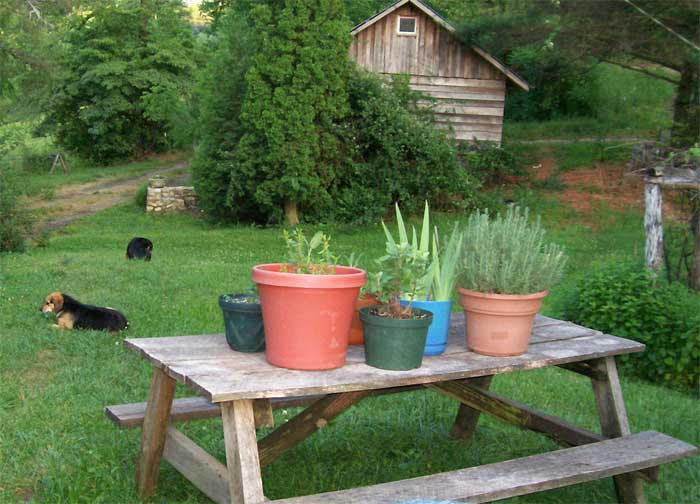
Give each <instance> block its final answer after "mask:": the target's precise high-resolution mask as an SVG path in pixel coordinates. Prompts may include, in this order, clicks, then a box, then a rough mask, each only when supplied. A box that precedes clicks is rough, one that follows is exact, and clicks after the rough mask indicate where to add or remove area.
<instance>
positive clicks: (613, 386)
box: [590, 357, 646, 504]
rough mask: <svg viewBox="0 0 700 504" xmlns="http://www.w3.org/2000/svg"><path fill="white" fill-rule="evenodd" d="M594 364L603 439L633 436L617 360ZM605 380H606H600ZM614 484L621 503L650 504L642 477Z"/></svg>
mask: <svg viewBox="0 0 700 504" xmlns="http://www.w3.org/2000/svg"><path fill="white" fill-rule="evenodd" d="M590 363H591V365H592V367H593V369H595V370H596V371H597V372H598V373H599V378H591V385H592V386H593V394H594V395H595V399H596V403H597V405H598V416H599V417H600V428H601V431H602V434H603V436H605V437H608V438H614V437H621V436H628V435H630V425H629V420H628V419H627V411H626V409H625V402H624V400H623V398H622V388H621V387H620V379H619V377H618V375H617V366H616V365H615V357H603V358H601V359H596V360H594V361H590ZM603 376H605V378H603V379H600V378H602V377H603ZM614 481H615V490H616V492H617V500H618V502H621V503H624V504H644V503H646V498H645V497H644V487H643V485H642V480H641V479H640V478H639V477H638V476H634V475H632V474H621V475H619V476H615V477H614Z"/></svg>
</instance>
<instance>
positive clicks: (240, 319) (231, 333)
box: [219, 294, 265, 352]
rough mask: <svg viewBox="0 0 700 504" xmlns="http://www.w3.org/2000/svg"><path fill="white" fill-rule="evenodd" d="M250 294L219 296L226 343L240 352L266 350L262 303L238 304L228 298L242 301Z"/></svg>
mask: <svg viewBox="0 0 700 504" xmlns="http://www.w3.org/2000/svg"><path fill="white" fill-rule="evenodd" d="M248 296H249V294H226V295H222V296H219V306H220V307H221V311H222V312H223V314H224V327H225V328H226V343H228V346H230V347H231V348H232V349H233V350H236V351H238V352H261V351H263V350H265V328H264V326H263V319H262V309H261V308H260V303H240V302H239V303H237V302H235V301H230V300H227V298H234V299H242V298H245V297H248Z"/></svg>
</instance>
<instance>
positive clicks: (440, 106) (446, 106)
mask: <svg viewBox="0 0 700 504" xmlns="http://www.w3.org/2000/svg"><path fill="white" fill-rule="evenodd" d="M419 105H426V106H429V105H430V104H429V103H420V102H419ZM431 109H432V111H433V112H437V113H442V114H459V115H483V116H496V117H503V107H483V106H478V107H477V106H471V105H459V104H456V103H445V102H438V103H436V104H435V105H433V106H432V107H431Z"/></svg>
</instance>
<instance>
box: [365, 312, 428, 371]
mask: <svg viewBox="0 0 700 504" xmlns="http://www.w3.org/2000/svg"><path fill="white" fill-rule="evenodd" d="M376 308H377V307H376V306H368V307H366V308H361V309H360V320H362V324H363V328H364V339H365V362H367V364H369V365H370V366H374V367H376V368H380V369H392V370H407V369H415V368H419V367H420V366H421V363H422V362H423V350H424V349H425V340H426V337H427V335H428V327H430V323H431V322H432V321H433V314H432V313H431V312H429V311H427V310H421V309H417V308H416V309H414V310H413V311H414V312H415V313H418V314H428V315H429V316H428V317H424V318H420V319H394V318H388V317H379V316H377V315H372V314H371V313H370V312H371V311H372V310H375V309H376Z"/></svg>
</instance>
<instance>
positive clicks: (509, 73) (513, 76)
mask: <svg viewBox="0 0 700 504" xmlns="http://www.w3.org/2000/svg"><path fill="white" fill-rule="evenodd" d="M407 3H410V4H412V5H414V6H415V7H416V8H417V9H419V10H420V11H422V12H423V13H424V14H425V15H427V16H428V17H429V18H431V19H432V20H433V21H435V22H436V23H437V24H439V25H440V26H442V27H443V28H444V29H446V30H447V31H448V32H450V33H452V34H454V33H455V31H456V30H455V27H454V26H452V25H451V24H450V23H449V22H448V21H447V20H446V19H445V18H444V17H442V16H441V15H440V14H438V13H437V12H435V11H434V10H433V9H431V8H430V7H428V6H427V5H425V4H424V3H423V2H421V1H420V0H397V1H396V2H394V3H393V4H391V5H390V6H389V7H387V8H386V9H384V10H383V11H380V12H377V13H376V14H375V15H374V16H372V17H370V18H367V19H365V20H364V21H363V22H361V23H360V24H358V25H357V26H355V27H354V28H353V29H352V30H351V32H350V33H351V34H352V35H353V36H354V35H357V34H358V33H360V32H361V31H362V30H364V29H365V28H368V27H370V26H372V25H373V24H374V23H376V22H377V21H379V20H380V19H382V18H383V17H385V16H387V15H388V14H391V13H392V12H393V11H395V10H396V9H398V8H400V7H402V6H404V5H406V4H407ZM471 48H472V49H473V50H474V52H475V53H477V54H478V55H479V56H481V57H482V58H484V59H485V60H486V61H488V62H489V63H490V64H491V65H493V66H494V67H496V68H497V69H498V70H499V71H500V72H502V73H503V74H505V76H506V77H508V78H509V79H510V80H511V81H513V82H514V83H515V84H516V85H518V86H519V87H521V88H523V89H524V90H525V91H529V90H530V86H529V85H528V83H527V81H526V80H525V79H523V78H522V77H520V76H519V75H518V74H517V73H515V72H514V71H513V70H511V69H510V68H508V67H507V66H506V65H505V64H504V63H503V62H501V61H500V60H498V58H496V57H495V56H492V55H490V54H489V53H487V52H486V51H484V50H483V49H482V48H481V47H479V46H477V45H473V44H472V45H471Z"/></svg>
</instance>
